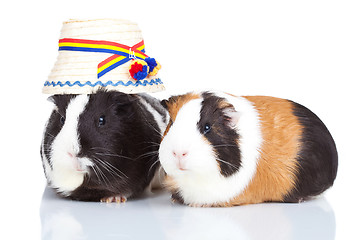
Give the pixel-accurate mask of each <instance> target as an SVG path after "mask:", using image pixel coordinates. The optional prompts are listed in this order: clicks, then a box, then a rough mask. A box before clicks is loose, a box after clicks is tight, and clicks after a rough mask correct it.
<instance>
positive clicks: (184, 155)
mask: <svg viewBox="0 0 360 240" xmlns="http://www.w3.org/2000/svg"><path fill="white" fill-rule="evenodd" d="M187 154H188V153H187V152H176V151H173V156H174V157H175V158H177V159H182V158H184V157H186V156H187Z"/></svg>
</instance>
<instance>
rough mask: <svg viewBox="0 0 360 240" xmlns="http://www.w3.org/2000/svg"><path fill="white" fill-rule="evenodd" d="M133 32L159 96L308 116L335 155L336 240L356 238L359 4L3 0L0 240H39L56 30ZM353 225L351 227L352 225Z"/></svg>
mask: <svg viewBox="0 0 360 240" xmlns="http://www.w3.org/2000/svg"><path fill="white" fill-rule="evenodd" d="M103 17H111V18H125V19H129V20H132V21H135V22H137V23H139V25H140V28H141V29H142V32H143V37H144V39H145V44H146V50H147V53H148V54H149V55H150V56H152V57H155V58H156V59H157V60H158V61H159V62H160V63H161V64H162V66H163V68H162V70H161V78H162V80H163V82H164V83H165V84H166V87H167V92H164V93H161V94H158V95H157V96H158V97H165V96H168V95H170V94H173V93H183V92H187V91H192V90H198V89H217V90H224V91H228V92H231V93H233V94H237V95H271V96H277V97H282V98H287V99H291V100H294V101H296V102H299V103H301V104H303V105H305V106H307V107H308V108H310V109H311V110H312V111H314V112H315V113H316V114H317V115H318V116H319V117H320V118H321V119H322V120H323V121H324V123H325V124H326V125H327V127H328V128H329V130H330V132H331V133H332V135H333V137H334V139H335V141H336V143H337V147H338V152H339V171H338V178H337V180H336V182H335V184H334V186H333V188H332V189H330V190H329V191H327V192H326V194H325V197H326V199H327V201H328V202H329V203H330V205H331V207H332V208H333V211H334V213H335V218H336V239H359V238H357V237H359V229H358V228H359V222H358V216H359V214H360V210H359V209H360V208H359V203H358V201H359V197H358V196H359V183H360V181H359V169H360V157H359V154H358V153H359V144H360V141H359V136H360V127H359V123H360V114H359V110H360V109H359V104H360V101H359V97H358V96H359V90H360V87H359V82H360V81H359V80H360V67H359V66H360V5H359V1H348V0H342V1H333V0H326V1H325V0H324V1H319V0H302V1H285V0H284V1H278V0H273V1H256V0H253V1H228V0H222V1H211V0H208V1H197V0H192V1H186V0H182V1H149V0H148V1H142V0H137V1H135V0H128V1H121V0H117V1H106V0H102V1H90V0H87V1H76V0H63V1H38V0H30V1H25V0H24V1H2V3H1V8H0V18H1V21H0V24H1V26H0V46H1V51H0V60H1V64H0V70H1V73H0V74H1V92H0V113H1V115H0V116H1V117H0V136H1V171H0V184H1V187H0V192H1V198H0V199H1V205H0V216H1V219H2V224H1V226H2V227H1V231H0V239H9V238H13V239H20V238H25V237H26V238H27V239H39V238H40V235H41V224H40V217H39V206H40V202H41V197H42V194H43V191H44V186H45V178H44V174H43V171H42V166H41V160H40V154H39V148H40V142H41V134H42V131H43V126H44V123H45V121H46V120H47V118H48V116H49V104H48V103H47V101H46V98H47V96H45V95H43V94H42V93H41V88H42V85H43V83H44V81H45V80H46V79H47V75H48V74H49V73H50V70H51V68H52V66H53V64H54V62H55V60H56V56H57V41H58V37H59V33H60V29H61V26H62V22H63V21H65V20H67V19H69V18H103ZM354 217H355V218H354Z"/></svg>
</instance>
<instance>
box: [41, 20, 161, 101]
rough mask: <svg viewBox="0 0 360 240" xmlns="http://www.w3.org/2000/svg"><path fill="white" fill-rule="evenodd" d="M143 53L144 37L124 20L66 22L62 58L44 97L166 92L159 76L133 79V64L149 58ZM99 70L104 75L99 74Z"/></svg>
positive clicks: (47, 85)
mask: <svg viewBox="0 0 360 240" xmlns="http://www.w3.org/2000/svg"><path fill="white" fill-rule="evenodd" d="M135 46H136V47H135ZM136 51H137V53H136ZM144 52H145V48H144V42H143V37H142V34H141V31H140V29H139V27H138V25H137V24H136V23H133V22H130V21H128V20H121V19H94V20H91V19H90V20H78V19H72V20H69V21H66V22H64V23H63V27H62V29H61V34H60V41H59V55H58V58H57V61H56V63H55V65H54V67H53V69H52V71H51V73H50V75H49V78H48V81H46V82H45V84H44V88H43V93H48V94H88V93H93V92H94V91H96V90H97V89H98V88H106V89H109V90H117V91H121V92H125V93H139V92H156V91H161V90H164V86H163V83H162V82H161V80H160V79H159V78H158V77H157V76H152V75H150V74H149V75H148V76H146V78H145V79H141V80H136V79H133V78H131V76H130V74H129V66H130V64H131V62H132V61H131V60H132V59H133V58H138V57H140V58H142V59H144V58H145V57H147V55H146V54H145V53H144ZM105 63H106V64H105ZM100 67H101V69H100ZM159 67H160V66H159ZM104 68H105V70H104ZM100 70H101V71H103V72H101V73H99V71H100Z"/></svg>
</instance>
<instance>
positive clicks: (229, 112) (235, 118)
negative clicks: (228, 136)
mask: <svg viewBox="0 0 360 240" xmlns="http://www.w3.org/2000/svg"><path fill="white" fill-rule="evenodd" d="M223 112H224V114H225V116H226V117H227V120H228V124H229V127H231V128H236V125H237V123H238V122H239V119H240V113H239V112H237V111H236V110H235V109H234V108H233V107H228V108H225V109H223Z"/></svg>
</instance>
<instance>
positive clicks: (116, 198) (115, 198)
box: [100, 195, 127, 203]
mask: <svg viewBox="0 0 360 240" xmlns="http://www.w3.org/2000/svg"><path fill="white" fill-rule="evenodd" d="M126 201H127V198H126V197H124V196H121V195H116V196H111V197H104V198H102V199H100V202H104V203H113V202H115V203H124V202H126Z"/></svg>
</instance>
